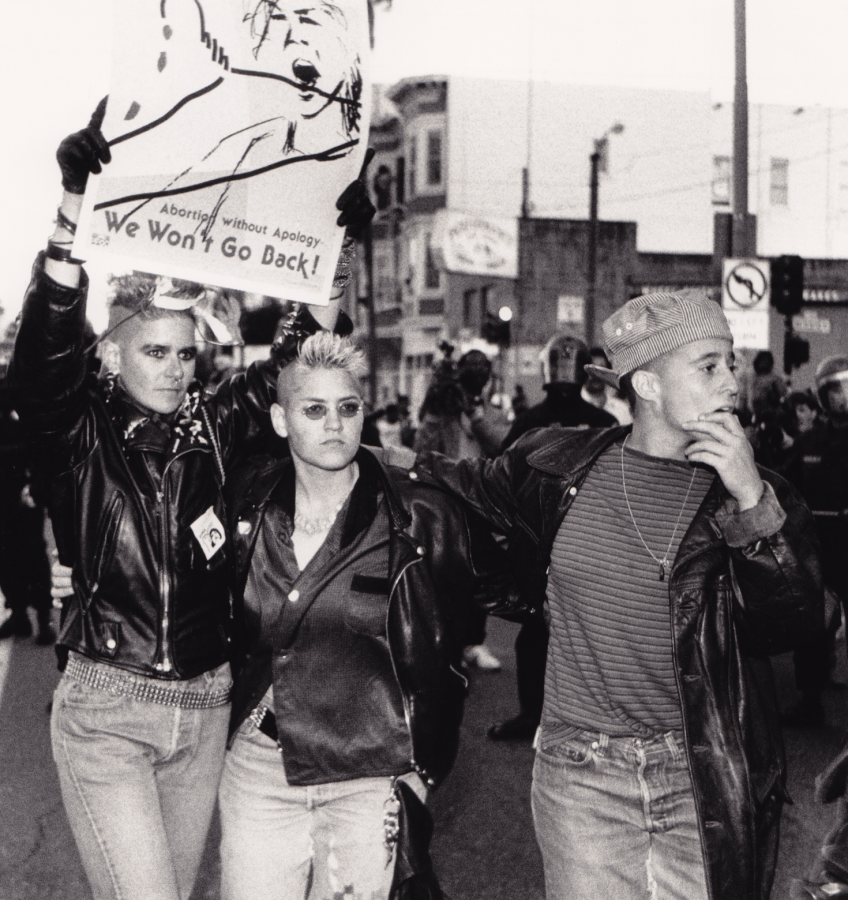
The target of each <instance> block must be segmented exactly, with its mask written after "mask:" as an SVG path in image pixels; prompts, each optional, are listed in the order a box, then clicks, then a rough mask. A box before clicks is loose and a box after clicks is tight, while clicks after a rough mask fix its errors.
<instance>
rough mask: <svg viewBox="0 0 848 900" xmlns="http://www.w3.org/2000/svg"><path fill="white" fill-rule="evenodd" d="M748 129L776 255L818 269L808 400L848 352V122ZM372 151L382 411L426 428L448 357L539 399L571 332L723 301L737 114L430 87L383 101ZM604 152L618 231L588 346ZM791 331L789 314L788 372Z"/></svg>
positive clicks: (375, 326)
mask: <svg viewBox="0 0 848 900" xmlns="http://www.w3.org/2000/svg"><path fill="white" fill-rule="evenodd" d="M749 120H750V140H749V145H750V159H749V169H750V188H749V195H750V196H749V209H750V211H751V213H752V214H753V215H754V216H755V217H756V232H757V237H756V240H757V252H758V255H759V256H761V257H764V258H771V257H775V256H779V255H782V254H798V255H800V256H803V257H804V258H805V260H806V268H805V294H804V296H805V306H804V309H803V311H802V314H801V315H800V316H798V317H796V318H795V330H796V332H798V333H799V334H801V336H802V337H804V338H806V339H807V340H809V342H810V362H809V363H808V364H807V365H805V366H802V367H801V368H800V369H798V370H797V371H796V372H795V373H793V386H795V387H799V388H802V389H803V388H806V387H808V386H810V385H811V384H812V375H813V371H814V369H815V365H816V364H817V363H818V361H819V360H820V359H822V358H823V357H824V356H826V355H828V354H830V353H834V352H838V351H842V350H843V348H844V347H845V346H848V261H846V258H848V110H835V109H833V110H827V109H819V108H814V109H792V108H787V107H777V106H757V105H753V106H752V107H751V110H750V115H749ZM370 143H371V146H373V147H374V148H375V150H376V157H375V160H374V162H373V163H372V166H371V179H372V182H373V187H374V196H375V199H376V202H377V205H378V215H377V218H376V219H375V222H374V225H373V228H372V242H371V247H370V252H366V253H365V254H362V255H361V256H365V257H366V258H365V259H364V260H362V262H363V265H362V267H361V272H360V277H359V279H358V281H359V287H358V293H359V295H360V297H361V298H363V299H366V298H369V297H371V298H373V303H372V306H367V305H363V304H357V305H356V308H355V312H354V319H355V322H356V324H357V326H358V327H359V329H360V333H362V334H364V335H367V334H369V333H370V334H373V340H374V341H375V342H376V348H377V351H376V357H377V358H378V359H379V367H378V377H377V402H378V404H383V403H386V402H391V401H393V400H394V399H395V397H396V396H397V395H398V394H405V395H407V396H409V397H410V401H411V408H412V409H413V411H415V409H417V406H418V404H419V403H420V401H421V400H422V399H423V394H424V391H425V390H426V385H427V383H428V381H429V377H430V368H431V365H432V363H433V361H434V359H435V358H437V357H438V356H439V350H438V347H439V344H440V343H441V342H443V341H449V342H450V343H452V344H453V345H455V346H456V348H457V350H456V353H457V355H458V353H460V352H462V350H464V349H467V348H469V347H471V346H480V347H483V348H485V349H486V350H487V351H488V352H489V353H490V354H491V355H493V356H494V357H495V358H496V363H495V372H496V376H497V380H498V381H499V382H500V389H501V390H503V391H505V392H506V393H507V394H511V393H512V391H513V389H514V386H515V385H516V384H521V385H522V386H523V387H524V389H525V391H526V392H527V394H528V396H529V397H530V399H531V400H534V399H537V398H538V397H539V396H540V393H539V392H540V388H541V378H540V371H539V362H538V356H539V352H540V350H541V348H542V346H543V345H544V343H545V342H546V341H547V340H548V339H549V338H550V337H551V336H552V335H553V334H555V333H556V332H558V331H567V332H571V333H574V334H577V335H578V336H580V337H583V338H585V339H586V340H587V342H588V343H590V344H594V343H600V324H601V323H602V322H603V320H604V318H605V317H606V316H607V315H609V314H610V313H611V312H612V311H613V310H614V309H616V308H617V307H618V306H620V305H621V304H622V303H624V302H625V301H626V300H627V299H629V298H630V297H631V296H635V295H637V294H639V293H642V292H644V291H646V290H651V289H657V288H665V289H682V288H698V289H703V290H705V291H708V292H710V293H711V294H712V295H713V296H715V297H716V298H717V299H720V297H721V277H722V276H721V259H722V257H723V255H724V252H723V249H724V246H725V244H726V235H727V228H728V218H729V215H728V214H729V211H730V203H731V201H732V184H731V177H730V176H731V171H732V158H731V153H732V150H731V148H732V106H731V105H730V104H714V103H712V102H711V100H710V97H709V96H708V95H707V94H695V93H683V92H668V91H666V92H664V91H648V90H631V89H619V88H610V87H591V86H577V85H559V84H538V83H537V84H530V85H528V84H527V83H521V82H510V81H488V80H479V79H469V78H447V77H438V76H433V77H426V78H412V79H405V80H403V81H401V82H399V83H398V84H395V85H393V86H391V87H390V88H388V89H385V90H384V91H381V92H380V96H379V98H378V102H376V103H375V119H374V122H373V124H372V131H371V136H370ZM595 149H597V150H599V151H600V157H599V162H600V164H599V169H600V174H599V189H598V199H599V220H600V221H599V223H598V230H597V251H596V259H597V278H596V287H595V308H594V323H595V324H594V329H593V330H592V333H587V331H586V324H585V323H586V315H585V296H586V288H587V260H588V254H589V223H588V221H587V219H588V210H589V177H590V155H591V153H592V152H593V150H595ZM458 216H459V217H465V222H466V224H465V225H464V226H463V229H462V230H461V236H460V238H459V241H460V243H459V245H457V237H456V236H457V234H459V232H460V229H458V228H456V227H453V225H454V224H455V222H456V221H457V219H456V217H458ZM469 218H470V219H471V220H472V224H471V225H470V226H468V225H467V220H468V219H469ZM510 222H512V223H513V228H514V239H513V238H511V237H510V235H509V233H508V232H509V231H510V229H509V223H510ZM499 235H500V237H499ZM501 238H502V239H501ZM462 242H464V243H462ZM369 285H371V287H369ZM503 310H506V311H508V312H507V313H506V315H507V316H509V315H511V321H510V345H509V347H508V348H504V347H502V346H500V347H499V346H497V345H494V344H491V343H488V344H487V343H486V342H485V340H484V337H485V336H486V333H487V332H486V322H487V320H489V319H490V318H491V317H493V316H497V315H498V314H499V312H501V311H503ZM783 330H784V323H783V320H782V318H781V317H778V316H776V315H772V317H771V324H770V337H769V343H770V349H772V351H773V352H774V354H775V358H776V359H777V360H778V362H779V361H780V360H781V358H782V339H783V338H782V336H783Z"/></svg>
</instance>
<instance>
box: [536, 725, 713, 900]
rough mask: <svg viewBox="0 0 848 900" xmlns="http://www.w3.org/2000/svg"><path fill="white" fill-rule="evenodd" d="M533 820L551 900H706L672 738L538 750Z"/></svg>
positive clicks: (691, 806) (592, 736) (687, 790)
mask: <svg viewBox="0 0 848 900" xmlns="http://www.w3.org/2000/svg"><path fill="white" fill-rule="evenodd" d="M532 803H533V821H534V824H535V827H536V840H537V841H538V843H539V848H540V849H541V851H542V860H543V863H544V869H545V893H546V897H547V900H595V898H597V897H614V898H615V900H648V898H650V900H708V895H707V887H706V875H705V869H704V858H703V852H702V849H701V841H700V836H699V832H698V822H697V813H696V811H695V800H694V795H693V793H692V782H691V779H690V776H689V767H688V765H687V762H686V756H685V753H684V750H683V748H682V746H681V745H680V742H679V741H678V740H677V739H676V738H675V737H674V735H672V734H667V735H661V736H658V737H655V738H646V739H642V738H632V737H627V738H611V737H609V736H608V735H605V734H597V733H591V732H580V733H579V734H578V735H577V736H575V737H573V738H570V739H568V740H565V741H561V742H558V743H556V744H554V745H553V746H550V747H542V748H540V749H539V750H538V751H537V753H536V762H535V765H534V768H533V790H532Z"/></svg>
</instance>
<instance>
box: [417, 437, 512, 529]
mask: <svg viewBox="0 0 848 900" xmlns="http://www.w3.org/2000/svg"><path fill="white" fill-rule="evenodd" d="M520 454H521V449H520V448H519V450H518V453H516V448H514V447H513V448H510V449H509V450H507V451H506V452H505V453H503V454H502V455H501V456H498V457H496V458H495V459H493V460H485V459H462V460H452V459H448V458H447V457H446V456H442V454H440V453H434V452H432V451H428V452H424V453H419V454H418V455H417V457H416V459H415V469H416V471H417V472H420V473H421V474H422V475H424V476H425V477H428V476H429V477H431V478H432V479H433V480H434V481H435V482H436V483H437V484H438V485H439V486H440V487H442V488H443V489H444V490H446V491H448V492H449V493H451V494H453V496H455V497H457V498H458V499H459V500H460V501H461V502H462V503H463V504H464V505H466V506H468V507H470V508H471V509H472V510H473V511H474V512H475V513H476V514H477V515H478V516H479V517H480V518H482V519H483V521H485V522H486V524H487V525H488V526H489V527H490V528H492V529H493V530H494V531H496V532H498V533H499V534H506V535H509V534H510V533H511V532H512V530H513V528H514V527H515V525H516V523H517V503H516V497H515V496H514V492H513V475H514V470H515V467H516V461H517V460H516V458H517V455H520Z"/></svg>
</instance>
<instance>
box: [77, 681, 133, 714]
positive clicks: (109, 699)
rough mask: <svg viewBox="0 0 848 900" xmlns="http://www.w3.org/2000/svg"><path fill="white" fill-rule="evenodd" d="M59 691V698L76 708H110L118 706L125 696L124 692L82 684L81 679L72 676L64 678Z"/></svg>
mask: <svg viewBox="0 0 848 900" xmlns="http://www.w3.org/2000/svg"><path fill="white" fill-rule="evenodd" d="M61 693H62V696H61V700H62V701H63V702H64V703H65V705H66V706H73V707H76V708H78V709H111V708H112V707H115V706H120V704H121V703H122V701H123V700H124V698H125V695H124V694H118V693H115V692H113V691H104V690H103V689H102V688H96V687H92V686H91V685H90V684H83V683H82V682H81V681H75V680H74V679H73V678H69V679H67V680H66V683H65V684H64V685H63V686H62V691H61Z"/></svg>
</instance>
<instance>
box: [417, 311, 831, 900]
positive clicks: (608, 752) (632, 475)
mask: <svg viewBox="0 0 848 900" xmlns="http://www.w3.org/2000/svg"><path fill="white" fill-rule="evenodd" d="M603 333H604V339H605V343H606V346H607V349H608V351H609V354H610V358H611V369H601V368H597V367H587V369H588V370H589V371H591V373H592V374H593V375H595V376H596V377H598V378H600V379H601V380H603V381H606V382H608V383H610V384H613V385H614V386H615V387H617V388H620V389H621V390H622V391H623V393H624V395H625V396H626V397H627V399H628V402H629V403H630V405H631V407H632V410H633V425H632V427H629V426H628V427H617V428H603V429H599V428H595V429H582V430H578V429H563V428H556V427H554V428H543V429H537V430H534V431H531V432H529V433H528V434H526V435H524V436H523V437H522V438H520V439H519V440H518V441H517V442H516V443H515V444H513V445H512V446H511V447H509V448H508V449H507V450H506V451H505V452H504V453H503V454H502V455H501V456H500V457H498V458H497V459H495V460H492V461H478V460H463V461H459V462H454V461H451V460H447V459H445V458H444V457H440V456H439V455H438V454H433V453H430V454H420V455H419V456H418V457H417V459H416V463H415V466H414V468H413V469H412V471H411V472H410V478H415V479H419V480H423V481H428V482H433V483H436V484H438V485H440V486H441V487H443V488H445V489H447V490H449V491H451V492H452V493H453V494H454V495H455V496H457V497H460V498H462V499H463V501H464V502H465V503H466V504H467V505H468V506H469V507H470V508H471V509H472V510H473V511H474V512H476V513H477V514H478V515H480V516H481V517H482V518H483V519H484V521H485V522H486V524H487V526H489V527H491V528H493V529H495V530H497V531H499V532H502V533H504V534H506V535H507V536H508V539H509V551H510V554H511V557H512V559H513V560H514V569H515V575H516V577H517V579H518V580H519V581H520V582H521V584H520V586H519V588H520V594H521V596H522V597H523V598H528V597H529V598H532V600H533V602H534V603H535V604H536V605H538V606H541V607H543V609H544V613H545V616H546V619H547V621H548V623H549V628H550V647H549V652H548V661H547V672H546V680H545V696H544V707H543V712H542V719H541V724H540V727H539V730H538V732H537V734H536V740H535V742H534V744H535V747H536V762H535V767H534V773H533V788H532V805H533V815H534V822H535V827H536V836H537V840H538V842H539V846H540V848H541V851H542V858H543V863H544V869H545V883H546V895H547V897H548V900H566V898H568V900H571V898H589V897H615V898H616V900H628V898H633V900H636V898H644V897H646V896H651V897H663V898H669V900H707V898H709V900H745V898H751V900H753V898H756V900H766V898H767V897H768V896H769V892H770V889H771V884H772V881H773V876H774V867H775V861H776V856H777V837H778V823H779V819H780V812H781V807H782V804H783V802H784V800H785V799H786V793H785V780H786V770H785V763H784V755H783V746H782V742H781V735H780V729H779V725H778V717H777V699H776V696H775V693H774V688H773V685H772V680H771V670H770V665H769V660H768V657H769V655H770V654H773V653H780V652H783V651H785V650H788V649H791V648H792V647H793V646H794V645H795V643H796V642H797V641H799V640H801V639H804V637H805V636H806V635H810V634H814V633H816V631H817V630H818V629H819V628H821V627H822V618H823V613H822V610H823V591H822V584H821V578H820V564H819V558H818V549H817V544H816V539H815V534H814V529H813V523H812V519H811V516H810V513H809V511H808V510H807V508H806V507H805V506H804V505H803V503H802V502H801V501H800V499H799V497H798V495H797V494H796V493H794V492H793V491H792V490H791V488H790V487H789V485H788V484H787V483H786V482H785V481H784V480H783V479H781V478H780V477H779V476H777V475H775V474H774V473H772V472H769V471H767V470H765V469H760V468H758V467H757V466H756V464H755V463H754V458H753V452H752V450H751V447H750V445H749V443H748V441H747V439H746V437H745V433H744V431H743V430H742V427H741V425H740V424H739V421H738V419H737V418H736V416H735V414H734V406H735V403H736V397H737V392H738V385H737V381H736V375H735V373H734V370H735V362H734V355H733V338H732V335H731V332H730V329H729V327H728V324H727V320H726V319H725V316H724V314H723V313H722V311H721V308H720V307H719V306H718V304H716V303H714V302H713V301H711V300H709V299H707V298H705V297H698V296H684V295H681V294H671V293H655V294H647V295H644V296H641V297H636V298H634V299H632V300H630V301H629V302H628V303H626V304H624V306H622V307H621V308H620V309H618V310H617V311H616V312H615V313H614V314H613V315H612V316H610V317H609V318H608V319H607V320H606V321H605V322H604V325H603Z"/></svg>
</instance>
